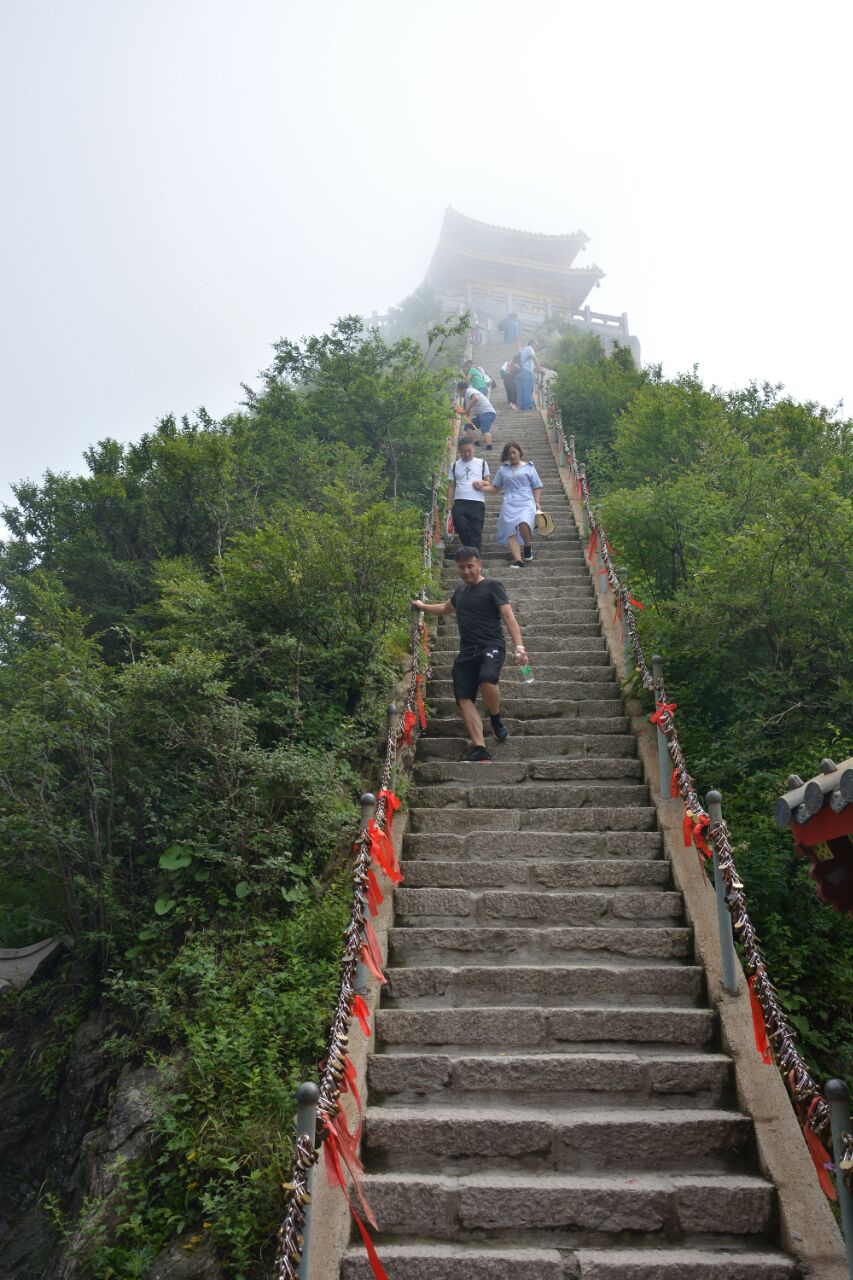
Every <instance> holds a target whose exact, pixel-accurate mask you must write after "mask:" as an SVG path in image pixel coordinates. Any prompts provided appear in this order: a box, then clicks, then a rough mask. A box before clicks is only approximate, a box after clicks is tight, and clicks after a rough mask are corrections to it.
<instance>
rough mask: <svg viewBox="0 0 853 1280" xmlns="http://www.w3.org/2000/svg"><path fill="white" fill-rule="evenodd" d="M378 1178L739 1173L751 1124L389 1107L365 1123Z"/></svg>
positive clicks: (694, 1113) (650, 1114)
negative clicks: (400, 1173)
mask: <svg viewBox="0 0 853 1280" xmlns="http://www.w3.org/2000/svg"><path fill="white" fill-rule="evenodd" d="M363 1149H364V1150H365V1152H366V1154H367V1156H368V1158H369V1159H370V1162H371V1171H372V1172H377V1173H379V1172H383V1171H387V1172H391V1171H393V1170H396V1169H400V1168H404V1169H405V1170H406V1172H409V1173H418V1172H433V1171H439V1172H445V1173H446V1172H449V1171H451V1170H453V1171H456V1170H458V1171H459V1172H460V1173H462V1172H466V1171H467V1172H471V1173H474V1172H486V1171H488V1172H492V1171H498V1170H501V1169H510V1170H518V1171H519V1172H521V1171H523V1170H541V1171H542V1172H545V1171H547V1170H552V1171H555V1172H560V1171H565V1172H569V1171H572V1172H577V1173H585V1172H591V1173H592V1172H594V1173H599V1174H600V1173H606V1172H608V1171H609V1170H617V1171H618V1172H619V1173H620V1175H621V1176H623V1177H631V1176H634V1177H636V1176H638V1175H639V1174H640V1173H643V1172H651V1171H653V1170H656V1169H665V1170H666V1171H667V1172H669V1173H677V1172H682V1171H684V1172H687V1171H690V1172H693V1173H701V1172H706V1171H720V1172H723V1171H726V1172H728V1171H736V1170H738V1169H742V1168H743V1167H744V1164H745V1162H746V1159H747V1157H748V1156H750V1155H752V1123H751V1121H750V1120H749V1119H748V1118H747V1117H746V1116H742V1115H738V1114H737V1113H736V1112H733V1111H716V1110H707V1111H706V1110H703V1109H700V1108H689V1109H685V1110H683V1111H682V1110H677V1109H675V1108H672V1109H670V1110H662V1111H657V1110H654V1109H648V1110H646V1109H644V1108H626V1109H624V1110H619V1111H611V1110H609V1109H608V1110H605V1111H598V1110H586V1111H576V1112H572V1111H569V1110H554V1109H551V1108H534V1107H529V1108H523V1109H521V1108H519V1110H518V1111H517V1112H516V1113H514V1114H512V1115H507V1114H506V1113H505V1111H504V1110H503V1109H501V1108H495V1109H487V1108H484V1107H478V1108H476V1109H472V1110H467V1109H466V1110H463V1109H461V1108H456V1109H449V1108H446V1107H431V1106H428V1105H426V1104H424V1105H422V1106H420V1107H381V1108H369V1109H368V1112H367V1115H366V1117H365V1132H364V1139H363Z"/></svg>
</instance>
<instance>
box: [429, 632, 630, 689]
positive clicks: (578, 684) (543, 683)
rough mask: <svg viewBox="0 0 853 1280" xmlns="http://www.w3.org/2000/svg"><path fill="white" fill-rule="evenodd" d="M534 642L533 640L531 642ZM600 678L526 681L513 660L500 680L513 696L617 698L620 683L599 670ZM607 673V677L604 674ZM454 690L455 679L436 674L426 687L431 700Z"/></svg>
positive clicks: (539, 677) (539, 678)
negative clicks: (529, 682) (526, 682)
mask: <svg viewBox="0 0 853 1280" xmlns="http://www.w3.org/2000/svg"><path fill="white" fill-rule="evenodd" d="M528 643H531V642H528ZM597 674H598V676H599V679H598V680H590V679H586V680H583V679H578V680H546V679H544V678H543V677H542V676H541V675H540V676H537V677H536V681H535V683H534V684H525V683H524V681H523V680H522V678H521V676H520V674H519V673H518V671H517V670H516V669H515V665H514V664H513V663H507V665H506V666H505V667H504V669H503V671H502V672H501V683H502V684H503V685H504V686H505V687H506V686H511V687H512V691H513V697H515V698H524V700H525V701H537V702H541V701H542V699H543V698H570V699H571V700H572V701H573V702H576V701H578V700H580V699H581V698H587V697H588V698H617V697H618V696H619V685H618V683H617V681H616V679H615V678H614V677H613V676H608V675H607V673H606V672H597ZM602 676H604V679H602V678H601V677H602ZM452 692H453V682H452V681H451V680H450V679H449V678H443V677H442V676H438V677H436V676H433V678H432V679H431V680H430V682H429V686H428V688H427V699H428V701H437V700H438V699H439V698H446V697H449V696H450V694H452Z"/></svg>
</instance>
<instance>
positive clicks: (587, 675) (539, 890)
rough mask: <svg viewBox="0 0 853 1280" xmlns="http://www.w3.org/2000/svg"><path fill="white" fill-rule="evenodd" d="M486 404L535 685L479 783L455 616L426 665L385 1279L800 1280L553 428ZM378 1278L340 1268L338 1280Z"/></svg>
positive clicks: (400, 932)
mask: <svg viewBox="0 0 853 1280" xmlns="http://www.w3.org/2000/svg"><path fill="white" fill-rule="evenodd" d="M507 350H508V348H506V347H503V346H501V347H494V348H489V347H482V348H480V349H478V363H481V364H483V365H484V366H485V367H486V368H492V367H494V368H498V367H499V365H500V363H501V361H502V360H503V359H504V358H505V356H506V352H507ZM495 407H496V408H497V409H498V418H497V421H496V423H495V425H494V435H495V445H496V452H497V450H499V449H500V448H501V447H502V446H503V444H505V443H506V442H507V440H509V439H516V440H518V441H519V442H520V443H521V444H522V446H523V448H524V451H525V457H526V458H529V459H530V460H531V461H532V462H533V463H534V464H535V466H536V468H537V470H538V472H539V475H540V476H541V478H542V481H543V484H544V491H543V499H542V500H543V506H544V507H546V508H547V509H548V510H550V512H551V514H552V515H553V517H554V520H555V523H556V526H557V528H556V532H555V534H554V535H553V536H552V537H551V538H549V539H548V540H547V541H545V540H543V539H541V538H539V539H536V541H535V558H534V560H533V561H532V563H530V564H527V565H525V567H524V569H523V571H521V572H516V573H515V574H511V573H508V572H507V568H508V558H507V555H506V552H505V550H504V549H503V548H501V549H498V548H497V547H496V546H495V542H494V536H495V527H496V524H497V517H498V510H499V505H500V503H499V499H497V498H494V497H490V498H489V500H488V509H487V515H486V522H485V529H484V535H483V562H484V572H485V573H486V574H488V575H490V576H492V577H498V578H500V579H501V580H502V581H503V582H504V583H505V585H506V586H507V589H508V591H509V594H510V600H511V602H512V605H513V608H514V610H515V612H516V615H517V617H518V619H519V622H520V623H521V627H522V631H523V635H524V641H525V645H526V646H527V649H528V652H529V654H530V659H531V662H532V665H533V669H534V672H535V683H533V684H529V685H527V684H524V683H522V681H521V679H520V677H519V675H518V673H517V671H516V669H515V668H514V666H513V664H511V663H507V665H506V667H505V668H504V674H503V680H502V690H503V716H504V720H505V722H506V724H507V726H508V728H509V737H508V738H507V740H506V741H503V742H498V741H496V740H495V739H494V738H493V737H489V736H488V735H489V734H490V729H489V726H488V720H486V734H487V738H486V741H487V744H488V745H489V749H490V751H491V752H492V754H493V756H494V762H493V763H492V764H489V765H483V766H476V767H472V766H471V765H467V764H464V763H461V762H459V757H460V756H461V755H462V754H463V748H464V738H463V732H464V731H463V728H462V725H461V724H460V721H459V719H458V716H457V715H456V709H455V705H454V702H453V696H452V690H451V685H450V666H451V663H452V660H453V656H454V654H455V652H456V647H457V636H456V627H455V623H454V620H453V619H452V618H450V619H442V620H441V623H440V626H439V631H438V637H437V640H436V642H435V643H434V645H433V651H432V664H433V678H432V680H431V682H430V685H429V689H428V696H429V701H430V704H431V707H432V718H431V720H430V723H429V726H428V730H427V732H426V733H424V734H423V735H422V736H421V738H420V741H419V745H418V755H417V762H416V767H415V775H414V785H413V788H412V791H411V796H410V827H409V831H408V834H407V835H406V837H405V842H404V858H405V861H404V865H403V871H404V874H405V882H404V884H403V886H402V887H401V888H399V889H398V890H397V892H396V899H395V903H396V916H395V924H394V927H393V928H392V930H391V932H390V937H389V957H388V979H389V981H388V985H387V987H386V988H385V989H384V992H383V997H382V1003H381V1007H380V1009H379V1012H378V1014H377V1020H376V1028H377V1045H376V1051H375V1052H374V1053H373V1055H372V1056H371V1058H370V1060H369V1064H368V1077H367V1080H368V1095H369V1103H368V1108H367V1113H366V1119H365V1128H364V1138H363V1143H362V1152H363V1158H364V1163H365V1168H366V1171H367V1172H366V1176H365V1179H364V1190H365V1194H366V1197H367V1199H368V1201H369V1202H370V1203H371V1205H372V1206H373V1209H374V1211H375V1214H376V1218H377V1221H378V1223H379V1228H380V1229H379V1233H378V1235H377V1245H378V1248H379V1253H380V1257H381V1259H382V1262H383V1265H384V1266H385V1268H386V1270H387V1272H388V1275H389V1277H390V1278H391V1280H510V1277H512V1280H569V1277H578V1278H580V1280H688V1278H689V1280H717V1278H719V1280H723V1277H725V1280H791V1278H792V1277H794V1276H795V1275H796V1274H797V1271H796V1267H795V1264H794V1262H793V1260H792V1259H790V1258H789V1257H788V1256H787V1255H786V1254H785V1253H783V1252H782V1251H781V1250H780V1249H779V1247H778V1245H777V1243H776V1241H777V1203H776V1191H775V1188H774V1186H773V1185H772V1183H770V1182H768V1181H767V1180H766V1179H765V1178H763V1177H762V1176H761V1174H760V1172H759V1170H758V1164H757V1158H756V1153H755V1140H754V1133H753V1125H752V1121H751V1120H750V1118H749V1117H748V1116H746V1115H744V1114H742V1113H741V1112H740V1111H739V1110H738V1106H737V1101H736V1096H735V1089H734V1079H733V1068H732V1063H731V1061H730V1060H729V1058H728V1057H727V1055H726V1054H725V1053H724V1052H723V1051H722V1050H721V1047H720V1040H719V1029H718V1022H717V1017H716V1014H715V1012H714V1011H713V1010H712V1009H711V1008H710V1007H709V1005H708V1003H707V1000H706V990H705V979H704V973H703V969H702V968H701V966H700V965H698V964H697V963H696V960H695V958H694V951H693V944H692V935H691V930H690V928H689V927H688V925H687V924H686V922H685V918H684V910H683V903H682V900H681V895H680V894H679V893H678V892H675V891H674V889H673V883H672V875H671V869H670V865H669V863H668V861H667V860H666V859H665V857H664V850H663V843H662V836H661V834H660V832H659V831H658V830H657V821H656V811H655V808H654V806H653V804H652V802H651V799H650V795H649V789H648V786H647V783H646V781H645V779H644V777H643V771H642V766H641V763H640V760H639V759H638V755H637V747H636V741H635V739H634V737H633V735H632V733H631V731H630V727H629V722H628V720H627V718H626V716H625V713H624V709H623V705H622V700H621V697H620V689H619V685H618V682H617V679H616V676H615V673H614V670H613V666H612V663H611V659H610V655H609V653H608V650H607V647H606V642H605V639H604V636H603V633H602V629H601V625H600V621H599V614H598V611H597V607H596V601H595V595H594V586H593V582H592V578H591V575H590V572H589V570H588V568H587V566H586V563H585V560H584V553H583V548H582V545H581V542H580V540H579V535H578V531H577V529H576V527H575V525H574V522H573V518H572V514H571V508H570V505H569V503H568V501H567V499H566V498H565V497H564V495H563V491H562V488H561V486H560V483H559V476H558V471H557V466H556V464H555V462H554V458H553V454H552V451H551V447H550V444H549V442H548V438H547V434H546V431H545V428H544V425H543V422H542V418H541V416H540V414H539V413H538V411H534V412H518V413H510V412H509V411H508V408H507V406H506V405H505V403H504V401H503V396H502V395H500V394H499V395H497V397H496V405H495ZM489 456H490V457H493V456H494V454H492V455H489ZM448 554H450V550H449V552H448ZM455 581H456V566H455V564H454V562H453V560H452V559H448V560H447V563H446V567H445V570H444V577H443V586H444V587H445V588H446V590H447V592H448V594H449V592H450V591H452V589H453V585H454V584H455ZM371 1275H372V1272H371V1269H370V1265H369V1263H368V1261H367V1258H366V1256H365V1254H364V1251H363V1249H362V1248H361V1247H360V1246H359V1247H356V1246H355V1245H354V1246H353V1247H352V1248H351V1249H350V1251H349V1252H348V1253H347V1254H346V1256H345V1258H344V1260H343V1263H342V1269H341V1277H342V1280H370V1277H371Z"/></svg>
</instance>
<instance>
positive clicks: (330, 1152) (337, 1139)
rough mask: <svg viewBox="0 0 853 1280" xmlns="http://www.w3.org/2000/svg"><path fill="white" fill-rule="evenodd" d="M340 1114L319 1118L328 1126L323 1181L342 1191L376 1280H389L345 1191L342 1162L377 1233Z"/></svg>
mask: <svg viewBox="0 0 853 1280" xmlns="http://www.w3.org/2000/svg"><path fill="white" fill-rule="evenodd" d="M341 1115H342V1112H341V1111H339V1112H338V1114H337V1116H335V1119H334V1120H332V1121H330V1120H329V1119H328V1118H327V1117H326V1116H323V1117H322V1119H323V1121H324V1122H325V1124H326V1126H327V1127H326V1140H325V1142H324V1143H323V1153H324V1156H325V1164H326V1178H327V1180H328V1183H329V1186H330V1187H340V1189H341V1191H343V1193H344V1199H345V1200H346V1202H347V1204H348V1205H349V1210H350V1213H351V1214H352V1216H353V1220H354V1222H355V1225H356V1226H357V1227H358V1233H359V1235H360V1236H361V1238H362V1241H363V1242H364V1247H365V1249H366V1251H367V1257H368V1261H369V1262H370V1266H371V1269H372V1271H373V1274H374V1276H375V1277H376V1280H389V1277H388V1272H387V1271H386V1270H385V1268H384V1267H383V1265H382V1263H381V1262H380V1260H379V1254H378V1253H377V1252H376V1246H375V1245H374V1243H373V1241H372V1240H371V1238H370V1232H369V1231H368V1230H367V1227H366V1226H365V1225H364V1223H363V1222H362V1220H361V1218H360V1217H359V1214H358V1211H357V1209H356V1207H355V1205H354V1204H353V1202H352V1200H351V1199H350V1194H349V1192H348V1191H347V1182H346V1174H345V1173H344V1170H343V1167H342V1162H343V1164H345V1165H346V1167H347V1169H349V1172H350V1176H351V1178H352V1184H353V1186H354V1187H355V1190H356V1194H357V1195H358V1198H359V1201H360V1203H361V1207H362V1210H363V1212H364V1216H365V1217H366V1218H367V1221H368V1222H369V1223H370V1225H371V1226H372V1227H373V1228H374V1230H376V1229H377V1227H376V1219H375V1218H374V1216H373V1211H372V1209H371V1208H370V1205H369V1204H368V1203H367V1201H366V1200H365V1198H364V1191H363V1190H362V1185H361V1177H362V1175H363V1173H364V1169H363V1168H362V1165H361V1162H360V1160H359V1158H358V1155H357V1154H356V1152H355V1146H354V1145H353V1141H352V1135H351V1134H350V1133H349V1130H348V1129H347V1126H346V1120H345V1119H344V1120H343V1122H341V1121H340V1117H341ZM342 1131H343V1136H342Z"/></svg>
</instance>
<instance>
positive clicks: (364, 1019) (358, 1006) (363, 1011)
mask: <svg viewBox="0 0 853 1280" xmlns="http://www.w3.org/2000/svg"><path fill="white" fill-rule="evenodd" d="M352 1017H353V1018H358V1021H359V1025H360V1026H361V1029H362V1031H363V1032H364V1035H365V1039H367V1040H369V1039H370V1010H369V1009H368V1007H367V1001H366V1000H365V998H364V996H360V995H359V994H358V992H356V993H355V995H354V996H353V999H352Z"/></svg>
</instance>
